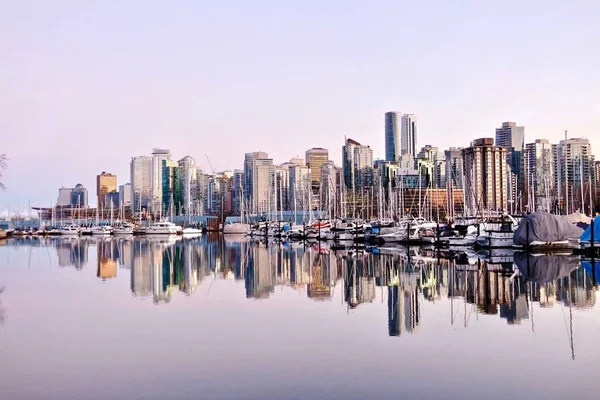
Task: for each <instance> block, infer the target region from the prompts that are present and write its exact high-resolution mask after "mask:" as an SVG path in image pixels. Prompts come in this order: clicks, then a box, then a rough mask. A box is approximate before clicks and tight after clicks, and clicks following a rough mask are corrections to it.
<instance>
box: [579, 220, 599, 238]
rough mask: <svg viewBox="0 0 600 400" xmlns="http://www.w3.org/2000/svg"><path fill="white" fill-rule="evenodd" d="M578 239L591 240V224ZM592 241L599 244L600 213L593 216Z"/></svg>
mask: <svg viewBox="0 0 600 400" xmlns="http://www.w3.org/2000/svg"><path fill="white" fill-rule="evenodd" d="M579 240H581V241H582V242H589V241H590V240H592V225H591V224H590V225H588V227H587V229H586V230H585V231H584V232H583V233H582V234H581V236H580V237H579ZM594 242H596V243H598V244H599V245H600V215H598V216H597V217H596V218H594Z"/></svg>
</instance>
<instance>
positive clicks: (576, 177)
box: [554, 138, 595, 214]
mask: <svg viewBox="0 0 600 400" xmlns="http://www.w3.org/2000/svg"><path fill="white" fill-rule="evenodd" d="M594 161H595V160H594V155H593V154H592V146H591V144H590V142H589V140H588V139H584V138H568V139H565V140H561V141H560V143H559V144H558V145H557V146H555V147H554V174H555V185H556V190H557V192H558V197H559V198H560V200H561V204H563V205H564V208H563V210H564V211H565V213H566V214H570V213H572V212H574V211H577V210H579V211H580V212H586V213H588V212H589V211H590V205H591V203H593V202H594V201H593V198H592V199H590V194H593V193H592V192H591V187H592V186H593V185H592V184H591V182H593V180H594ZM592 197H593V196H592Z"/></svg>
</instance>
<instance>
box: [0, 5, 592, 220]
mask: <svg viewBox="0 0 600 400" xmlns="http://www.w3.org/2000/svg"><path fill="white" fill-rule="evenodd" d="M65 4H66V3H65ZM515 4H518V6H519V7H518V12H516V13H515V12H514V10H515V8H514V5H515ZM180 5H181V7H171V6H164V5H163V6H161V5H160V4H148V5H146V6H145V7H144V8H143V9H140V8H139V7H137V6H135V5H133V4H126V5H122V7H121V9H120V12H119V13H118V15H116V14H117V13H114V12H113V10H112V9H111V7H110V6H109V5H98V4H92V3H89V4H78V5H77V7H73V6H72V5H70V6H69V7H61V6H60V4H58V6H57V4H54V5H52V6H50V5H44V4H38V5H37V6H36V7H31V8H30V7H28V6H27V4H26V3H25V2H18V3H13V4H10V5H8V6H7V7H6V8H5V9H4V10H3V15H2V16H1V17H0V18H1V22H2V23H1V24H0V38H8V39H5V40H2V39H0V51H2V54H3V63H2V64H1V65H0V88H1V89H2V93H3V96H2V99H0V115H2V116H3V119H2V121H0V134H2V135H3V137H8V138H10V139H12V140H8V141H5V143H4V146H3V147H2V149H0V153H6V154H7V156H8V157H9V160H8V168H7V169H6V171H5V172H4V183H5V184H6V186H7V189H6V190H5V191H3V192H0V209H5V208H6V207H9V208H15V207H20V208H22V207H25V206H26V205H27V203H28V201H31V202H32V204H36V205H40V206H41V205H46V206H48V205H50V204H51V203H52V201H54V200H55V197H56V194H55V192H56V187H60V186H72V185H75V184H76V183H82V184H83V185H84V186H85V187H86V188H88V189H89V190H90V191H91V190H92V188H93V187H94V186H95V185H94V177H95V176H96V175H97V174H98V173H100V172H101V171H110V172H111V173H113V174H115V175H117V177H125V176H127V175H128V170H129V167H130V166H129V160H130V157H131V156H132V155H138V154H146V153H147V151H148V149H151V148H152V147H165V148H169V149H170V150H171V152H172V154H177V155H178V156H185V155H187V154H190V155H192V156H194V157H196V159H197V161H198V164H199V167H200V168H201V169H202V170H204V171H210V170H211V169H210V168H209V165H208V163H207V161H206V160H205V157H204V154H203V153H207V154H208V155H209V156H210V159H211V162H212V163H213V165H214V167H215V169H216V170H217V171H222V170H234V169H236V168H240V165H239V160H240V159H243V156H244V154H245V153H246V152H248V151H256V150H262V151H265V152H267V153H269V154H270V155H272V157H274V164H279V163H281V162H284V161H287V160H289V159H290V158H291V157H293V156H302V154H303V152H304V151H305V150H306V149H309V148H312V147H322V148H326V149H329V150H330V158H331V159H332V160H333V161H334V162H336V164H337V165H340V164H341V159H340V158H341V154H340V152H339V151H338V150H337V149H338V148H339V146H340V143H341V142H342V141H343V137H344V136H347V137H351V138H353V139H355V140H356V141H358V142H360V143H364V144H367V145H370V146H371V148H372V149H373V151H374V158H375V159H382V158H385V154H384V136H383V132H384V126H383V123H384V121H383V118H382V117H381V115H382V114H383V113H384V112H386V111H389V110H392V109H398V110H402V111H403V112H414V113H415V114H416V115H417V116H418V121H419V130H418V143H417V149H418V148H420V147H422V146H423V145H425V144H431V145H434V146H437V147H438V148H440V149H447V148H449V147H452V146H454V147H458V146H460V147H466V146H468V144H469V143H470V142H471V141H472V140H474V139H475V138H479V137H492V136H493V129H495V128H497V127H498V124H499V123H501V122H502V121H517V122H518V123H519V125H520V126H525V127H526V132H527V138H526V141H533V140H535V139H548V140H549V141H551V142H552V143H557V142H558V141H559V140H561V139H562V136H563V131H564V130H565V129H567V130H568V131H569V136H570V137H582V138H588V139H589V140H590V142H591V145H592V148H593V149H598V148H600V136H599V135H598V132H599V131H600V122H599V121H600V120H599V118H598V113H599V109H598V104H600V100H599V98H598V93H600V81H599V80H598V78H597V77H596V74H595V70H594V69H593V66H595V65H598V64H599V62H600V59H599V57H600V56H599V54H598V53H597V52H594V51H590V49H593V48H594V45H595V38H597V37H598V35H599V30H600V28H599V27H598V26H597V24H595V22H594V20H593V16H594V15H596V14H597V12H595V11H600V5H598V4H596V3H588V4H587V6H586V7H583V6H581V5H579V6H578V5H574V4H568V3H565V2H560V3H559V2H553V3H547V2H546V3H544V6H543V7H542V9H541V10H540V7H538V6H536V5H535V4H534V3H531V4H521V3H517V2H513V3H511V2H504V3H502V4H498V5H495V6H494V7H493V9H490V8H489V7H485V6H483V5H479V4H467V5H465V6H464V7H456V6H455V5H454V4H438V5H437V6H436V12H435V13H434V12H431V8H430V6H428V5H426V4H421V3H419V4H412V3H411V4H400V3H394V2H390V3H388V4H386V5H385V9H386V10H388V12H386V13H385V15H382V14H381V8H380V7H369V6H361V5H357V4H348V3H344V7H338V6H337V5H336V4H335V2H334V3H328V4H327V5H322V4H319V14H315V13H313V12H312V10H313V5H311V4H310V2H309V3H303V4H302V5H299V6H298V8H299V9H298V10H294V11H293V12H292V10H290V9H289V7H290V6H289V5H283V4H268V5H267V4H266V3H261V2H258V3H256V4H253V5H252V6H251V7H250V6H249V5H248V4H245V3H240V4H239V5H238V6H236V7H234V8H235V9H236V13H233V15H232V13H231V12H229V11H230V10H229V8H228V5H222V4H211V5H209V6H208V7H202V10H201V9H200V6H199V5H197V4H194V3H193V2H184V1H182V2H180ZM400 12H402V13H404V14H406V13H410V14H411V15H413V16H414V18H412V19H411V20H410V21H407V22H406V23H405V24H394V23H391V22H392V21H394V19H393V15H397V14H398V13H400ZM89 15H94V21H89V17H88V16H89ZM382 18H383V20H386V21H388V22H389V23H384V22H385V21H382ZM199 19H200V22H201V23H199ZM204 19H206V21H205V20H204ZM502 19H506V20H511V21H513V23H514V26H515V28H514V29H511V30H510V31H505V32H503V33H502V35H499V34H498V32H497V30H494V29H488V28H489V26H495V24H497V21H499V20H502ZM558 20H560V21H561V23H560V29H557V28H556V27H557V21H558ZM204 22H206V23H204ZM106 26H111V30H110V32H109V34H100V33H99V32H104V31H106V29H103V28H104V27H106ZM355 26H361V27H363V29H360V30H356V29H354V28H351V27H355ZM232 27H235V29H232ZM273 32H277V35H274V34H273ZM301 32H302V34H300V33H301ZM307 32H308V33H307ZM442 32H443V33H442ZM473 32H478V34H477V36H476V37H474V36H473ZM408 35H411V36H410V37H411V38H413V42H412V43H413V46H412V47H413V48H414V54H412V56H411V58H410V62H406V59H405V57H404V55H403V54H402V53H397V54H396V53H394V52H390V51H389V48H390V46H391V45H392V44H393V43H395V41H396V39H397V38H398V37H402V36H408ZM203 38H211V39H210V41H205V39H203ZM199 44H200V46H199ZM198 48H201V49H202V50H201V51H200V50H198V51H195V49H198ZM499 54H505V55H510V56H506V57H498V55H499ZM557 54H559V55H560V58H559V57H557ZM241 59H243V60H244V62H243V63H240V60H241ZM561 59H568V60H571V61H569V62H561ZM207 60H209V62H207ZM357 93H360V95H357ZM515 94H518V96H515ZM231 116H235V118H233V119H231V120H230V119H229V117H231ZM239 121H243V122H239ZM283 137H285V139H284V140H282V138H283ZM49 158H50V159H51V162H49V161H48V159H49ZM42 170H43V171H45V172H46V173H47V174H49V176H50V177H51V178H50V179H41V180H40V181H41V182H39V184H36V185H29V184H28V182H26V180H24V179H22V178H23V176H25V175H28V174H29V175H35V172H37V171H42ZM125 182H126V181H125V180H122V179H119V182H118V183H119V184H123V183H125ZM90 194H91V196H90V197H91V198H93V197H94V196H93V193H91V192H90Z"/></svg>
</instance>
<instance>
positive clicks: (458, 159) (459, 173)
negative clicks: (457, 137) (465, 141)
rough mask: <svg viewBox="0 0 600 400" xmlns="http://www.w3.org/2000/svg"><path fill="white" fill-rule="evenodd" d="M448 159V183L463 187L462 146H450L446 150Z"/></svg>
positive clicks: (453, 186) (458, 187)
mask: <svg viewBox="0 0 600 400" xmlns="http://www.w3.org/2000/svg"><path fill="white" fill-rule="evenodd" d="M444 155H445V159H446V183H447V184H449V185H450V187H452V188H456V189H462V188H463V173H464V171H463V158H462V147H450V148H449V149H448V150H446V151H445V152H444Z"/></svg>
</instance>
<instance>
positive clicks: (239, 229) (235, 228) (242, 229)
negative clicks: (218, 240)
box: [223, 222, 250, 235]
mask: <svg viewBox="0 0 600 400" xmlns="http://www.w3.org/2000/svg"><path fill="white" fill-rule="evenodd" d="M249 231H250V225H248V224H243V223H241V222H233V223H231V224H225V225H223V234H227V235H229V234H231V235H244V234H246V233H248V232H249Z"/></svg>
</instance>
